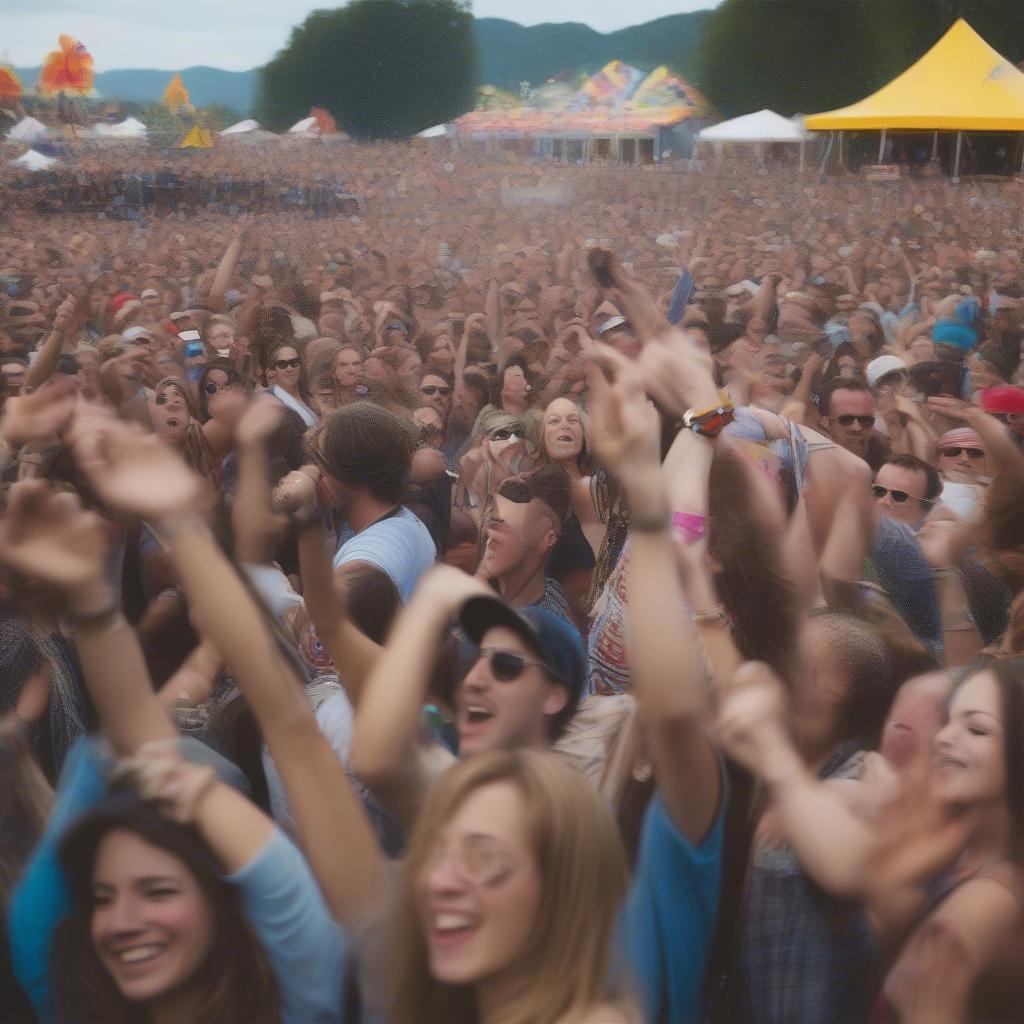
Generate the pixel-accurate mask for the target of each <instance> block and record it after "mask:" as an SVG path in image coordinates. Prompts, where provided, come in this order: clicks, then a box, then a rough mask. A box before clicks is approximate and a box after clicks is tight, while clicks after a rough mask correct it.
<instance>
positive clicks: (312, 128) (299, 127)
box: [288, 117, 320, 135]
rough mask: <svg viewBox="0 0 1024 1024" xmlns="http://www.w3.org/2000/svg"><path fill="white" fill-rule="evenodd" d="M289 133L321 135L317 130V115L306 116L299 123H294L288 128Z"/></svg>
mask: <svg viewBox="0 0 1024 1024" xmlns="http://www.w3.org/2000/svg"><path fill="white" fill-rule="evenodd" d="M288 134H289V135H319V134H320V133H319V132H318V131H316V118H315V117H304V118H303V119H302V120H301V121H299V122H298V123H297V124H293V125H292V126H291V128H289V129H288Z"/></svg>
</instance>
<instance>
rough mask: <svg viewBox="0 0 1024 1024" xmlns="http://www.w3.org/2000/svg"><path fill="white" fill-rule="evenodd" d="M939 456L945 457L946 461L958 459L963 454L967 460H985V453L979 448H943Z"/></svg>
mask: <svg viewBox="0 0 1024 1024" xmlns="http://www.w3.org/2000/svg"><path fill="white" fill-rule="evenodd" d="M939 454H940V455H945V456H946V458H948V459H958V458H960V456H961V455H963V454H966V455H967V458H969V459H983V458H985V453H984V452H983V451H981V450H980V449H979V448H943V449H942V451H941V452H939Z"/></svg>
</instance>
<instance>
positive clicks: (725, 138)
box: [697, 110, 811, 142]
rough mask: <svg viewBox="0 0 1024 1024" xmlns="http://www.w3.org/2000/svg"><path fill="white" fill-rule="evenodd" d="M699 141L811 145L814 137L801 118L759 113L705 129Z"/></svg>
mask: <svg viewBox="0 0 1024 1024" xmlns="http://www.w3.org/2000/svg"><path fill="white" fill-rule="evenodd" d="M697 138H698V139H699V140H700V141H701V142H807V141H808V140H809V139H810V138H811V135H810V132H808V131H807V130H806V129H805V128H804V126H803V123H802V122H801V121H800V119H799V118H792V119H791V118H788V117H783V116H782V115H781V114H776V113H775V112H774V111H772V110H759V111H757V113H755V114H744V115H743V116H742V117H734V118H733V119H732V120H731V121H722V123H721V124H716V125H712V126H711V127H710V128H705V129H704V130H703V131H701V132H700V133H699V134H698V136H697Z"/></svg>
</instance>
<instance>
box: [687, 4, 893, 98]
mask: <svg viewBox="0 0 1024 1024" xmlns="http://www.w3.org/2000/svg"><path fill="white" fill-rule="evenodd" d="M862 3H863V0H817V2H816V3H808V2H807V0H725V2H724V3H723V4H721V5H720V6H719V7H717V8H716V9H715V10H714V11H713V12H712V13H711V15H710V17H709V18H708V20H707V22H706V23H705V26H704V34H703V36H702V39H701V48H700V51H699V56H698V72H697V80H698V83H699V85H700V88H701V89H702V91H703V92H704V93H705V95H706V96H707V97H708V99H709V100H711V102H712V103H713V104H714V105H715V106H716V107H717V108H718V109H719V110H720V111H721V112H722V113H723V114H725V115H727V116H730V117H734V116H736V115H738V114H746V113H750V112H751V111H754V110H760V109H762V108H764V107H769V108H771V109H772V110H775V111H776V112H777V113H780V114H786V115H792V114H805V113H814V112H816V111H820V110H829V109H831V108H833V107H838V106H842V105H844V104H846V103H850V102H852V101H853V100H856V99H858V98H859V97H861V96H863V95H864V94H865V93H866V92H868V91H869V86H871V85H873V83H874V80H875V77H876V76H875V74H874V71H873V68H872V60H871V50H872V46H871V37H870V33H869V32H868V26H867V22H866V20H865V18H864V16H863V15H864V12H863V6H862Z"/></svg>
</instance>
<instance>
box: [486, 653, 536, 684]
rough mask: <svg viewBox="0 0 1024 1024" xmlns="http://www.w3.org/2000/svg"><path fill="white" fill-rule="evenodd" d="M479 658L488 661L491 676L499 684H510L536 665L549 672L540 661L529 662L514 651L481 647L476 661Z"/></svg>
mask: <svg viewBox="0 0 1024 1024" xmlns="http://www.w3.org/2000/svg"><path fill="white" fill-rule="evenodd" d="M481 658H487V659H488V661H489V667H490V670H491V675H492V676H494V678H495V679H497V680H498V682H500V683H511V682H512V680H513V679H518V678H519V677H520V676H521V675H522V674H523V673H524V672H525V671H526V669H527V666H529V665H536V666H537V667H538V668H542V669H544V670H545V671H546V672H550V671H551V669H550V668H548V666H547V665H545V664H544V662H542V661H531V660H530V659H529V658H524V657H523V656H522V655H521V654H516V652H515V651H503V650H500V649H499V648H495V647H481V648H480V650H479V651H478V652H477V656H476V660H477V661H479V660H480V659H481Z"/></svg>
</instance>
